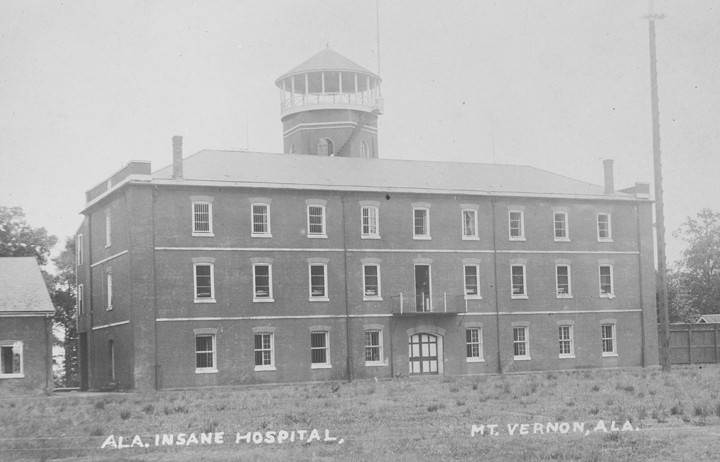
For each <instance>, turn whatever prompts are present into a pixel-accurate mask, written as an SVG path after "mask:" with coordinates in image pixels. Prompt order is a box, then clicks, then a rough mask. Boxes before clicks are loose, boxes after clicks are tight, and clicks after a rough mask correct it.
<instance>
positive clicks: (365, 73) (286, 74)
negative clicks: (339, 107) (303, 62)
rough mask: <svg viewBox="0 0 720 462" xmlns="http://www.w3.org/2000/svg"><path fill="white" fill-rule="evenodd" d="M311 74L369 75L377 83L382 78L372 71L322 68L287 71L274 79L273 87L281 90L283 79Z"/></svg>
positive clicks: (380, 81)
mask: <svg viewBox="0 0 720 462" xmlns="http://www.w3.org/2000/svg"><path fill="white" fill-rule="evenodd" d="M358 66H359V64H358ZM311 72H352V73H354V74H362V75H369V76H370V77H373V78H375V79H377V81H378V82H379V83H382V77H380V76H379V75H377V74H376V73H374V72H373V71H370V70H367V69H366V70H364V71H363V72H360V71H359V70H357V69H350V68H340V69H322V68H318V69H306V70H304V71H289V72H286V73H284V74H283V75H281V76H280V77H278V78H277V79H275V86H276V87H278V88H281V89H282V87H281V86H280V82H281V81H282V80H285V79H287V78H288V77H292V76H295V75H304V74H309V73H311Z"/></svg>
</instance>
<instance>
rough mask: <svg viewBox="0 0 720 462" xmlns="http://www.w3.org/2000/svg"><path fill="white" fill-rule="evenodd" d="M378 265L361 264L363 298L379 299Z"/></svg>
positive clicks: (380, 297)
mask: <svg viewBox="0 0 720 462" xmlns="http://www.w3.org/2000/svg"><path fill="white" fill-rule="evenodd" d="M381 299H382V295H381V293H380V267H379V266H378V265H363V300H381Z"/></svg>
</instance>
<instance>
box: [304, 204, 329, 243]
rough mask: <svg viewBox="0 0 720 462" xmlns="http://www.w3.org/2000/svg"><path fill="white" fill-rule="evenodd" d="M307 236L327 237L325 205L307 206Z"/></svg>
mask: <svg viewBox="0 0 720 462" xmlns="http://www.w3.org/2000/svg"><path fill="white" fill-rule="evenodd" d="M307 226H308V232H307V237H311V238H312V237H321V238H325V237H327V232H326V231H325V206H324V205H319V204H315V205H312V204H311V205H308V206H307Z"/></svg>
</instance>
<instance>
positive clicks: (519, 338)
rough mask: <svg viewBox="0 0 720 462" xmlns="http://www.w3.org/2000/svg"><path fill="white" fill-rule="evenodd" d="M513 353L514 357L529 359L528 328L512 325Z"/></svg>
mask: <svg viewBox="0 0 720 462" xmlns="http://www.w3.org/2000/svg"><path fill="white" fill-rule="evenodd" d="M513 355H514V359H521V360H522V359H530V348H529V340H528V328H527V327H526V326H523V327H513Z"/></svg>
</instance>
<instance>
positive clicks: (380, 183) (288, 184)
mask: <svg viewBox="0 0 720 462" xmlns="http://www.w3.org/2000/svg"><path fill="white" fill-rule="evenodd" d="M152 180H153V182H155V183H161V184H162V183H175V182H177V181H178V180H174V179H172V166H167V167H165V168H162V169H160V170H158V171H156V172H154V173H153V175H152ZM182 181H184V182H186V183H193V184H203V185H217V186H243V187H258V188H289V189H316V190H345V191H378V192H412V193H428V194H443V193H445V194H477V195H496V196H520V197H527V196H534V197H577V198H583V199H620V200H622V199H626V200H627V199H635V196H634V195H632V194H627V193H623V192H615V193H613V194H605V193H604V189H603V187H602V186H598V185H595V184H591V183H586V182H584V181H580V180H575V179H572V178H568V177H565V176H563V175H558V174H556V173H552V172H548V171H546V170H541V169H538V168H535V167H530V166H527V165H504V164H484V163H473V162H437V161H410V160H394V159H361V158H350V157H325V156H313V155H303V154H268V153H258V152H246V151H215V150H203V151H200V152H198V153H196V154H194V155H192V156H190V157H188V158H186V159H184V161H183V180H182Z"/></svg>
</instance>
